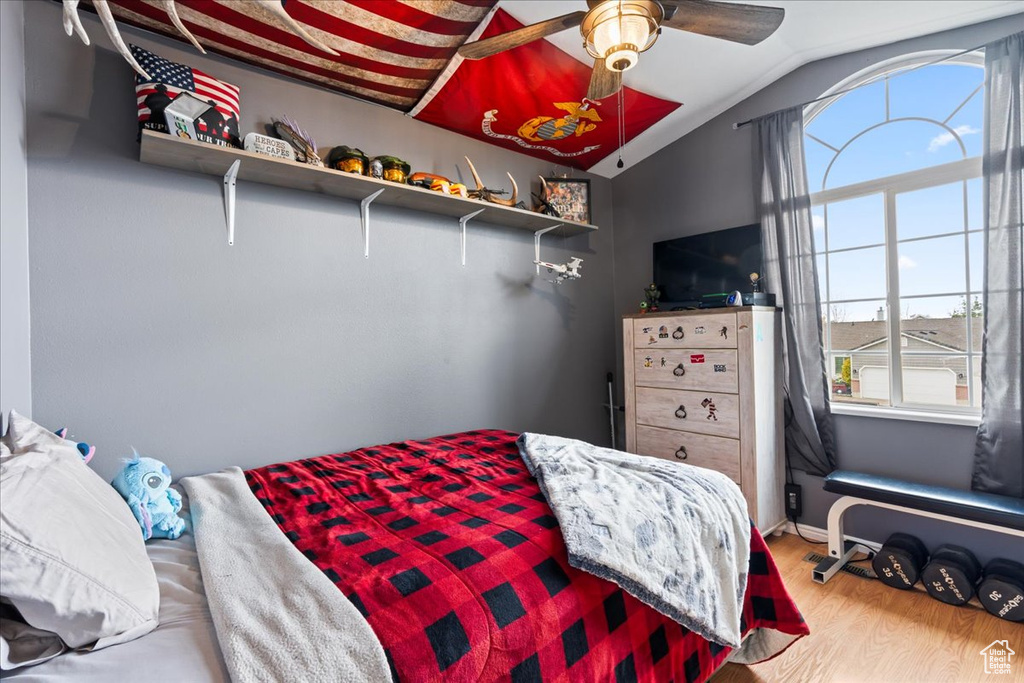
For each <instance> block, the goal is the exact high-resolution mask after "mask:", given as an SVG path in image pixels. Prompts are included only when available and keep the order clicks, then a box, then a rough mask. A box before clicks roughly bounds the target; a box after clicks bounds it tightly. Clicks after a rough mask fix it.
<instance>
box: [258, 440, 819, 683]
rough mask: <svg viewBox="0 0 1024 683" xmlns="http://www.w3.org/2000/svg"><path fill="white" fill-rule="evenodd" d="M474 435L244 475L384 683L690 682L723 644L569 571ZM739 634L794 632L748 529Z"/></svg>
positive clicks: (532, 508)
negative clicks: (364, 631)
mask: <svg viewBox="0 0 1024 683" xmlns="http://www.w3.org/2000/svg"><path fill="white" fill-rule="evenodd" d="M515 440H516V435H515V434H510V433H508V432H502V431H473V432H466V433H463V434H453V435H449V436H439V437H436V438H433V439H426V440H423V441H407V442H404V443H394V444H389V445H386V446H376V447H373V448H362V449H360V450H357V451H352V452H351V453H344V454H340V455H327V456H323V457H319V458H312V459H309V460H299V461H296V462H291V463H286V464H281V465H272V466H269V467H263V468H260V469H255V470H250V471H249V472H247V473H246V478H247V480H248V482H249V485H250V488H251V489H252V491H253V493H254V494H255V495H256V497H257V498H258V499H259V501H260V502H261V503H262V504H263V505H264V507H265V508H266V510H267V512H268V513H270V515H271V516H272V517H273V519H274V520H275V521H276V522H277V524H278V526H279V527H280V528H281V530H282V531H283V532H284V533H285V535H286V536H287V537H288V538H289V539H291V541H292V542H293V543H294V544H295V546H296V547H297V548H298V549H299V550H301V551H302V552H303V553H304V554H305V555H306V557H308V558H309V559H310V560H311V561H312V562H314V563H315V564H316V565H317V566H318V567H319V568H320V569H321V570H322V571H323V572H324V573H325V574H326V575H327V576H328V577H330V579H331V580H332V581H333V582H334V583H335V584H336V585H337V586H338V588H339V589H340V590H341V591H342V593H344V595H345V596H346V597H347V598H348V599H349V600H350V601H351V602H352V603H353V604H354V605H355V606H356V607H357V608H358V609H359V611H360V612H361V613H362V614H363V616H365V617H366V620H367V621H368V622H369V624H370V626H371V627H372V628H373V631H374V633H376V635H377V637H378V638H379V639H380V642H381V644H382V645H383V647H384V650H385V652H386V653H387V656H388V661H389V663H390V665H391V669H392V675H393V676H394V678H395V680H396V681H403V682H416V683H419V682H420V681H441V680H443V681H509V680H511V681H513V682H514V683H520V682H525V681H541V680H543V681H617V682H624V681H669V680H674V681H686V682H687V683H692V682H693V681H704V680H706V679H707V678H708V677H709V676H710V675H711V673H712V672H714V671H715V670H716V669H717V668H718V667H719V666H720V665H721V664H722V663H723V662H724V661H725V658H726V657H727V656H728V654H729V649H728V648H725V647H722V646H719V645H716V644H714V643H711V642H708V641H706V640H704V639H703V638H701V637H699V636H697V635H695V634H693V633H690V632H689V631H687V630H686V629H684V628H683V627H682V626H680V625H679V624H678V623H676V622H674V621H672V620H671V619H669V618H668V617H665V616H663V615H661V614H660V613H658V612H656V611H655V610H653V609H652V608H650V607H648V606H647V605H645V604H643V603H641V602H640V601H639V600H637V599H635V598H633V597H632V596H630V595H629V594H627V593H625V592H623V591H622V590H621V589H619V587H618V586H616V585H615V584H613V583H610V582H608V581H605V580H604V579H600V578H597V577H596V576H593V575H591V574H587V573H585V572H582V571H579V570H577V569H574V568H572V567H570V566H569V564H568V562H567V560H566V550H565V543H564V541H563V539H562V534H561V531H560V530H559V528H558V522H557V520H556V519H555V518H554V516H552V514H551V509H550V508H549V507H548V505H547V503H546V502H545V499H544V496H543V495H542V494H541V492H540V490H539V488H538V486H537V482H536V481H535V480H534V479H533V478H531V477H530V475H529V473H528V472H527V471H526V466H525V465H524V464H523V461H522V459H521V458H520V456H519V451H518V450H517V448H516V444H515ZM750 540H751V555H750V575H749V579H748V582H747V592H746V598H745V605H744V609H743V632H744V633H746V632H747V631H749V630H750V629H753V628H772V629H777V630H780V631H782V632H785V633H789V634H793V635H803V634H806V633H807V632H808V631H807V626H806V624H805V623H804V621H803V618H802V617H801V615H800V612H799V611H798V610H797V608H796V605H794V604H793V601H792V600H791V599H790V597H789V595H788V594H787V593H786V589H785V587H784V586H783V584H782V579H781V578H780V576H779V574H778V571H777V570H776V568H775V563H774V562H773V560H772V558H771V555H770V554H769V553H768V549H767V547H766V546H765V544H764V540H763V539H762V538H761V536H760V534H758V533H757V530H756V529H754V530H753V532H752V534H751V539H750Z"/></svg>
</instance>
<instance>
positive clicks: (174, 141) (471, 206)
mask: <svg viewBox="0 0 1024 683" xmlns="http://www.w3.org/2000/svg"><path fill="white" fill-rule="evenodd" d="M139 158H140V159H141V160H142V162H144V163H147V164H154V165H156V166H166V167H168V168H176V169H179V170H182V171H192V172H194V173H204V174H206V175H212V176H216V177H218V178H223V177H224V176H225V174H226V173H227V172H228V170H229V169H230V168H231V166H232V165H233V164H234V163H235V162H236V161H239V160H241V164H239V167H238V169H237V174H236V177H237V179H238V180H239V181H248V182H254V183H263V184H266V185H275V186H277V187H288V188H292V189H295V190H305V191H307V192H318V193H320V194H326V195H332V196H335V197H343V198H345V199H352V200H355V201H359V202H361V201H362V200H363V199H366V198H367V197H369V196H370V195H372V194H374V193H375V192H377V191H378V190H383V192H381V193H380V195H379V196H378V197H376V198H375V200H374V206H380V205H386V206H399V207H403V208H407V209H415V210H418V211H425V212H427V213H433V214H439V215H442V216H451V217H453V218H460V219H461V218H464V217H467V216H470V215H471V214H474V213H476V212H481V213H480V214H479V216H478V217H477V218H476V219H475V222H476V221H479V222H483V223H490V224H492V225H501V226H506V227H510V228H518V229H521V230H528V231H530V232H534V233H535V232H537V231H538V230H545V229H546V228H550V227H552V226H555V225H558V226H559V228H558V229H559V233H558V234H560V235H566V236H568V235H578V234H581V233H585V232H592V231H594V230H597V226H595V225H588V224H584V223H574V222H572V221H566V220H562V219H559V218H553V217H551V216H545V215H543V214H540V213H536V212H534V211H526V210H525V209H515V208H509V207H506V206H500V205H498V204H491V203H488V202H483V201H479V200H475V199H463V198H462V197H456V196H451V195H445V194H441V193H440V192H434V191H432V190H428V189H425V188H421V187H416V186H413V185H399V184H398V183H392V182H388V181H386V180H377V179H375V178H367V177H365V176H359V175H353V174H351V173H344V172H342V171H335V170H334V169H329V168H320V167H316V166H310V165H308V164H300V163H298V162H295V161H288V160H286V159H275V158H273V157H269V156H265V155H262V154H255V153H253V152H246V151H245V150H241V149H237V148H234V147H218V146H217V145H208V144H204V143H201V142H193V141H191V140H183V139H181V138H177V137H174V136H171V135H167V134H164V133H154V132H152V131H148V130H144V131H142V149H141V151H140V153H139Z"/></svg>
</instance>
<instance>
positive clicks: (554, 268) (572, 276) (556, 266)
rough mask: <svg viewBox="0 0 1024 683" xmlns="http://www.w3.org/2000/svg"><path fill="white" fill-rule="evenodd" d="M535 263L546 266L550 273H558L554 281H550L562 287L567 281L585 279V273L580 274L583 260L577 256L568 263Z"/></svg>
mask: <svg viewBox="0 0 1024 683" xmlns="http://www.w3.org/2000/svg"><path fill="white" fill-rule="evenodd" d="M534 263H536V264H537V265H538V266H544V267H545V268H547V269H548V272H549V273H558V276H557V277H556V278H555V279H554V280H549V282H554V283H555V284H556V285H560V284H562V283H563V282H565V281H566V280H578V279H580V278H581V277H583V273H581V272H580V264H581V263H583V259H581V258H576V257H575V256H573V257H572V258H571V259H569V262H568V263H548V262H547V261H534Z"/></svg>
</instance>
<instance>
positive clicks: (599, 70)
mask: <svg viewBox="0 0 1024 683" xmlns="http://www.w3.org/2000/svg"><path fill="white" fill-rule="evenodd" d="M621 87H622V72H621V71H612V70H611V69H609V68H608V67H606V66H605V65H604V60H603V59H595V60H594V71H593V73H591V74H590V87H589V88H587V99H588V100H603V99H604V98H606V97H608V96H609V95H614V94H615V93H617V92H618V91H619V88H621Z"/></svg>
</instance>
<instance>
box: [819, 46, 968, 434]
mask: <svg viewBox="0 0 1024 683" xmlns="http://www.w3.org/2000/svg"><path fill="white" fill-rule="evenodd" d="M950 55H956V56H955V57H952V58H949V59H946V61H945V62H944V63H947V64H961V65H966V66H974V67H980V68H984V62H985V58H984V53H983V52H982V51H980V50H979V51H974V52H969V53H965V54H960V55H957V54H956V52H955V51H952V50H948V51H930V52H923V53H917V54H913V55H903V56H900V57H896V58H894V59H890V60H887V61H884V62H881V63H879V64H876V65H874V66H872V67H869V68H867V69H864V70H862V71H860V72H858V73H856V74H854V75H853V76H851V77H849V78H847V79H846V80H844V81H842V82H840V83H838V84H836V85H835V86H833V87H832V88H831V89H830V90H829V91H827V92H826V93H825V94H824V95H823V96H822V97H823V98H826V99H822V100H819V101H816V102H812V103H811V104H809V105H807V107H805V108H804V126H805V129H806V127H807V126H809V125H810V123H811V122H812V121H813V120H814V118H815V117H816V116H818V115H819V114H821V113H822V112H824V111H825V110H826V109H827V108H828V107H829V106H831V105H832V104H834V103H836V102H839V101H840V100H842V96H841V95H840V93H845V91H847V90H850V89H852V88H857V87H860V86H863V85H868V84H871V83H875V82H877V81H879V80H882V79H886V78H888V77H890V76H893V75H897V74H898V72H900V71H905V70H909V69H915V68H918V67H923V66H926V65H930V64H932V63H935V62H936V61H938V60H942V59H943V58H947V57H949V56H950ZM980 87H981V88H983V87H984V84H982V86H980ZM976 94H977V90H976V91H975V92H974V93H972V95H971V96H969V97H968V99H967V100H965V102H964V103H966V102H967V101H969V100H970V99H971V97H973V96H974V95H976ZM830 95H839V96H837V97H830ZM962 106H963V104H962V105H961V107H962ZM888 107H889V102H888V87H887V88H886V117H887V120H886V121H885V122H883V123H882V124H879V123H871V124H869V125H866V126H865V127H864V128H863V129H862V130H860V131H859V132H857V133H856V134H854V135H852V136H851V137H850V139H849V140H847V142H846V143H845V144H844V145H843V146H841V147H840V148H839V149H836V148H835V147H832V146H831V145H827V144H826V143H821V144H825V146H827V147H829V148H830V149H834V150H836V153H835V155H834V156H833V158H832V160H831V161H830V162H829V165H828V167H827V170H826V171H825V176H824V178H823V182H824V179H825V178H827V177H828V171H829V170H831V167H832V164H834V163H835V161H836V160H837V159H838V158H839V155H840V154H841V153H842V151H843V150H844V149H845V148H846V147H847V146H849V144H851V143H852V142H853V141H854V140H856V139H857V138H858V137H860V136H861V135H864V134H865V133H867V132H868V131H870V130H873V129H875V128H877V127H879V126H881V125H884V124H886V123H892V122H894V121H900V120H907V119H908V118H913V117H900V118H897V119H888V113H889V112H888ZM959 109H960V108H959V107H958V108H957V110H954V112H953V114H951V115H950V117H949V118H947V119H946V121H948V120H949V119H950V118H952V117H953V116H954V115H955V114H956V112H957V111H959ZM919 120H926V121H928V122H932V123H934V121H933V120H931V119H919ZM940 125H944V126H945V123H944V122H943V123H940ZM945 127H946V129H947V130H949V131H950V132H954V131H953V130H952V129H950V128H949V127H948V126H945ZM804 135H805V137H808V138H811V139H815V140H816V138H814V136H812V135H809V134H808V133H806V132H805V133H804ZM954 135H955V133H954ZM954 139H955V140H956V141H957V142H958V143H959V144H960V145H961V150H962V151H964V152H965V153H966V151H965V148H964V147H963V143H962V141H960V139H959V136H955V138H954ZM981 177H982V157H981V156H976V157H967V158H964V159H959V160H957V161H952V162H947V163H944V164H937V165H935V166H929V167H927V168H922V169H917V170H914V171H907V172H904V173H899V174H896V175H890V176H883V177H880V178H873V179H871V180H866V181H862V182H858V183H853V184H850V185H845V186H842V187H836V188H828V189H821V190H818V191H816V192H811V193H810V197H809V198H810V205H811V208H812V209H814V208H815V207H819V206H825V205H827V204H831V203H836V202H841V201H846V200H851V199H857V198H860V197H865V196H869V195H876V194H881V195H882V199H883V206H884V213H883V215H884V232H885V242H884V243H883V244H880V245H861V246H859V247H857V248H864V247H868V246H884V248H885V249H884V252H885V272H886V283H885V285H886V286H885V298H884V300H885V308H886V323H887V324H886V328H885V329H886V334H887V338H886V340H887V346H886V351H885V352H884V354H883V353H880V354H879V356H880V357H884V358H886V359H887V361H888V366H889V405H888V406H873V405H861V404H854V403H846V402H843V401H833V400H832V398H833V393H832V391H831V386H832V374H831V373H830V374H829V375H828V376H827V378H826V379H827V380H828V382H827V384H828V386H829V392H828V396H829V404H830V406H831V409H832V412H833V413H837V414H846V415H863V416H870V417H883V418H894V419H904V420H914V421H923V422H940V423H945V424H963V425H970V426H975V425H977V424H978V423H979V422H980V418H981V407H980V405H979V406H975V405H974V402H975V398H976V395H977V394H978V393H979V392H980V391H981V388H980V386H976V385H977V382H975V381H974V376H973V372H972V368H973V364H974V362H975V359H976V358H977V359H978V362H980V359H981V350H980V349H974V348H973V345H974V344H973V331H972V327H973V325H975V324H979V323H980V321H978V322H975V320H973V319H972V316H971V301H972V296H973V295H975V294H976V293H975V292H972V291H971V270H970V269H971V263H970V237H971V235H972V234H976V233H979V232H982V229H973V230H972V229H971V227H970V225H969V222H968V211H969V207H968V203H967V182H968V181H971V180H975V179H978V178H981ZM958 182H959V183H962V185H963V191H964V205H963V210H964V224H963V229H962V230H960V231H958V232H953V233H948V235H947V234H946V233H942V234H936V235H928V236H926V237H922V238H911V239H909V240H903V242H908V241H912V240H914V239H932V238H935V237H941V236H943V235H946V236H949V235H954V236H963V239H964V244H965V249H964V261H965V264H964V267H965V282H964V285H963V286H964V287H966V291H964V292H960V291H958V292H949V293H936V294H928V295H927V296H944V295H945V296H966V300H967V309H966V314H967V320H966V321H965V324H966V325H967V335H966V349H965V350H964V351H963V352H962V353H958V354H949V355H963V356H964V357H965V358H966V366H967V371H966V372H967V378H966V379H967V386H968V405H966V406H959V405H957V406H937V405H929V404H915V403H909V402H906V401H904V396H903V356H904V355H905V354H906V355H917V354H914V353H907V352H904V351H902V350H901V348H902V347H901V345H900V343H899V340H901V338H902V335H901V322H902V321H901V315H900V310H901V309H900V299H901V297H900V287H899V244H900V241H899V240H898V235H897V225H896V197H897V195H899V194H902V193H905V192H912V191H916V190H923V189H927V188H931V187H940V186H942V185H950V184H953V183H958ZM826 232H827V231H826ZM826 244H827V242H826ZM839 251H842V250H837V252H836V253H838V252H839ZM814 253H815V259H817V258H818V257H819V256H824V255H826V254H829V253H832V252H831V251H830V250H828V248H827V247H826V248H825V250H824V251H821V252H819V251H818V250H817V249H815V251H814ZM824 262H825V272H824V273H819V274H818V277H819V278H824V283H825V284H826V286H827V285H828V283H830V280H829V272H828V271H829V260H828V258H825V259H824ZM821 291H822V290H821V287H819V292H821ZM825 291H826V292H827V291H828V290H827V289H826V290H825ZM922 296H923V295H922ZM903 298H919V297H915V296H908V297H903ZM868 300H870V301H877V300H878V299H877V297H870V298H866V299H863V300H857V299H848V300H843V301H830V300H826V299H825V298H824V297H823V298H822V306H823V307H829V308H830V307H831V306H833V305H835V304H842V303H857V302H863V301H868ZM893 312H895V315H893ZM825 320H826V324H825V325H824V326H823V327H824V329H823V330H822V344H823V352H824V354H825V356H826V363H825V365H826V367H828V368H831V364H832V363H834V360H833V357H838V355H851V354H852V352H851V351H850V350H843V352H842V354H833V350H832V344H831V326H830V323H829V321H830V318H829V317H828V314H827V313H826V318H825Z"/></svg>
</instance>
